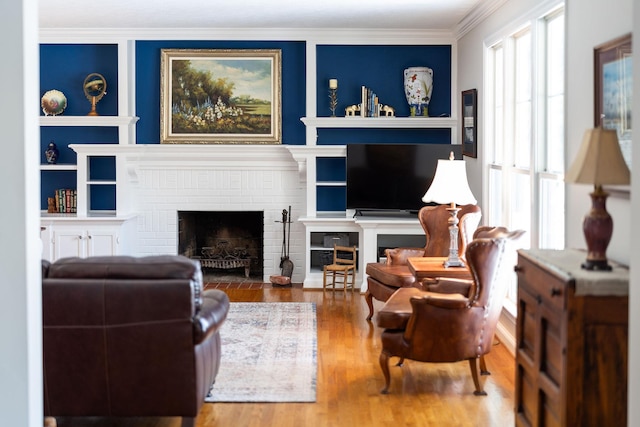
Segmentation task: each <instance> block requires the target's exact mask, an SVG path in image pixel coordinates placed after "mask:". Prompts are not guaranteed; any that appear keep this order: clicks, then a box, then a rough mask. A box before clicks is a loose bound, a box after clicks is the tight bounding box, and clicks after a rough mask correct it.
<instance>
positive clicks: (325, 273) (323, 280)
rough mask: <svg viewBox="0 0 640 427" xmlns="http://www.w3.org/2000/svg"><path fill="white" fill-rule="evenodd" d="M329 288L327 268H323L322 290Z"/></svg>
mask: <svg viewBox="0 0 640 427" xmlns="http://www.w3.org/2000/svg"><path fill="white" fill-rule="evenodd" d="M326 290H327V268H326V267H325V268H323V269H322V292H323V293H324V292H325V291H326Z"/></svg>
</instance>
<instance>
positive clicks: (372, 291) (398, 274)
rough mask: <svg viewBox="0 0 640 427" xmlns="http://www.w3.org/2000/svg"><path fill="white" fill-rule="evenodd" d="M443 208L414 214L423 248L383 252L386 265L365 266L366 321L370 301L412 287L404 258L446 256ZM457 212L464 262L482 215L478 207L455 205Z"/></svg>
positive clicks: (387, 297)
mask: <svg viewBox="0 0 640 427" xmlns="http://www.w3.org/2000/svg"><path fill="white" fill-rule="evenodd" d="M447 207H448V206H447V205H438V206H425V207H423V208H422V209H420V211H419V212H418V219H419V221H420V224H421V225H422V228H423V230H424V232H425V246H424V247H423V248H393V249H387V250H386V251H385V255H386V258H387V261H386V263H369V264H367V267H366V272H367V275H368V277H367V285H368V286H367V292H366V294H365V299H366V301H367V305H368V306H369V315H368V316H367V320H370V319H371V317H372V316H373V298H375V299H377V300H378V301H387V300H388V299H389V297H390V296H391V295H392V294H393V293H394V292H395V291H396V290H398V289H399V288H403V287H411V286H416V287H420V284H418V283H415V277H414V276H413V274H412V273H411V271H409V267H408V266H407V258H411V257H421V256H426V257H436V256H437V257H446V256H448V255H449V241H450V239H449V223H448V220H449V218H450V217H451V214H450V213H449V212H448V211H447ZM459 208H460V211H459V212H458V220H459V224H458V228H459V232H458V253H459V255H460V257H461V258H463V259H464V253H465V250H466V247H467V244H468V243H469V242H470V241H471V239H472V238H473V234H474V232H475V231H476V229H477V227H478V224H479V223H480V218H481V216H482V212H481V209H480V206H478V205H462V206H459Z"/></svg>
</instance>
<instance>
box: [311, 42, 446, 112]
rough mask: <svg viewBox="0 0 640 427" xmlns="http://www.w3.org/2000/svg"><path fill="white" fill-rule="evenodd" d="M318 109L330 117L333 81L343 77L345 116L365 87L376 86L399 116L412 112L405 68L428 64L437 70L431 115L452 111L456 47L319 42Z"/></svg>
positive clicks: (341, 89)
mask: <svg viewBox="0 0 640 427" xmlns="http://www.w3.org/2000/svg"><path fill="white" fill-rule="evenodd" d="M316 55H317V59H316V61H317V67H316V68H317V78H318V81H317V82H316V84H317V86H316V87H317V94H318V95H317V108H318V113H317V115H318V116H319V117H328V116H329V115H330V113H331V112H330V110H329V79H332V78H335V79H338V105H337V108H336V115H337V116H339V117H341V116H344V109H345V107H347V106H349V105H353V104H359V103H360V99H361V96H360V91H361V87H362V86H363V85H364V86H367V87H368V88H370V89H371V90H373V91H374V92H375V93H376V94H377V95H378V99H379V100H380V102H381V103H382V104H386V105H390V106H392V107H393V108H394V109H395V111H396V116H398V117H407V116H409V106H408V104H407V100H406V98H405V95H404V77H403V72H404V69H405V68H408V67H418V66H424V67H429V68H431V69H432V70H433V93H432V96H431V102H430V104H429V116H432V117H435V116H440V115H441V114H445V115H447V116H450V115H451V46H450V45H426V46H421V45H417V46H414V45H375V46H368V45H365V46H345V45H318V46H317V47H316Z"/></svg>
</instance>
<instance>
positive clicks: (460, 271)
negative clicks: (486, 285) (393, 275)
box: [407, 257, 471, 282]
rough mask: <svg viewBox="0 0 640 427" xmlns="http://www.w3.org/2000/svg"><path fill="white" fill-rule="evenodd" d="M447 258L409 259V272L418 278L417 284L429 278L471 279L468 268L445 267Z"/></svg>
mask: <svg viewBox="0 0 640 427" xmlns="http://www.w3.org/2000/svg"><path fill="white" fill-rule="evenodd" d="M446 259H447V257H417V258H407V264H408V265H409V270H410V271H411V273H413V275H414V276H415V277H416V282H420V281H421V280H424V279H427V278H435V277H447V278H451V279H469V280H470V279H471V272H470V271H469V269H468V268H467V267H445V266H444V261H445V260H446Z"/></svg>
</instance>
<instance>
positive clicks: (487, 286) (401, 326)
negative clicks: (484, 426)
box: [377, 227, 524, 395]
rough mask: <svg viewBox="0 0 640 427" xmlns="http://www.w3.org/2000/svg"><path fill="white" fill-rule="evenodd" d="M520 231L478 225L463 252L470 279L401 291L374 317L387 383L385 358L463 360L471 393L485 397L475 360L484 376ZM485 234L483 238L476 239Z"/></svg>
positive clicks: (429, 283)
mask: <svg viewBox="0 0 640 427" xmlns="http://www.w3.org/2000/svg"><path fill="white" fill-rule="evenodd" d="M523 233H524V232H523V231H522V230H518V231H513V232H509V231H508V230H506V229H505V228H503V227H497V228H493V227H481V228H479V229H478V231H477V233H476V238H475V239H474V240H473V241H472V242H471V243H469V245H468V246H467V249H466V259H467V264H468V266H469V269H470V270H471V273H472V276H473V280H466V281H465V280H459V279H458V280H455V279H444V278H440V279H434V280H427V281H425V282H423V286H424V288H425V290H424V291H423V290H420V289H417V288H402V289H399V290H398V291H396V292H395V293H394V294H393V295H392V296H391V298H389V300H388V301H387V302H386V304H385V305H384V307H383V308H382V309H381V310H380V312H379V313H378V318H377V322H378V326H380V327H382V328H384V329H385V330H384V332H383V333H382V352H381V353H380V367H381V368H382V373H383V374H384V378H385V386H384V388H383V389H382V393H387V392H388V390H389V384H390V379H391V377H390V372H389V358H390V357H392V356H397V357H400V362H399V363H398V365H400V366H401V365H402V362H403V361H404V359H411V360H417V361H421V362H434V363H438V362H445V363H448V362H458V361H462V360H468V361H469V366H470V368H471V375H472V378H473V382H474V385H475V392H474V394H476V395H485V394H486V393H485V392H484V389H483V385H482V384H481V383H480V380H479V377H478V362H479V363H480V369H481V371H482V373H483V374H488V371H487V370H486V365H485V363H484V355H485V354H487V353H489V352H490V351H491V346H492V343H493V337H494V333H495V329H496V325H497V323H498V318H499V316H500V312H501V311H502V303H503V300H504V298H505V295H506V292H507V282H508V281H507V280H505V277H504V275H505V274H507V273H511V274H513V268H514V265H515V253H516V251H515V241H517V239H519V238H520V236H522V234H523ZM480 236H485V237H480Z"/></svg>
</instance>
